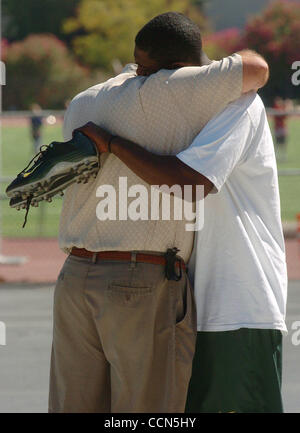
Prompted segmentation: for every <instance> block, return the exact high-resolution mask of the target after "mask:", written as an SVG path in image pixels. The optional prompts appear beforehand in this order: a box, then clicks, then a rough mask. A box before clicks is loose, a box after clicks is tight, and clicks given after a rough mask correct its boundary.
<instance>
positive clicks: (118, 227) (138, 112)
mask: <svg viewBox="0 0 300 433" xmlns="http://www.w3.org/2000/svg"><path fill="white" fill-rule="evenodd" d="M242 69H243V67H242V59H241V57H240V56H239V55H238V54H234V55H233V56H230V57H227V58H225V59H223V60H221V61H215V62H212V63H211V64H210V65H207V66H202V67H185V68H180V69H177V70H160V71H158V72H157V73H156V74H152V75H150V76H148V77H144V76H136V66H133V65H129V66H128V67H127V68H126V69H125V70H124V71H123V73H122V74H120V75H118V76H117V77H115V78H112V79H110V80H108V81H107V82H105V83H103V84H99V85H96V86H94V87H91V88H89V89H88V90H86V91H84V92H82V93H81V94H79V95H77V96H76V97H75V98H74V99H73V101H72V102H71V104H70V106H69V108H68V110H67V113H66V116H65V123H64V138H65V140H69V139H70V138H71V137H72V131H73V130H74V129H75V128H78V127H79V126H82V125H83V124H85V123H86V122H88V121H93V122H94V123H96V124H98V125H99V126H101V127H103V128H105V129H107V130H108V131H109V132H111V133H112V134H114V135H119V136H122V137H123V138H126V139H129V140H132V141H135V142H137V143H139V144H141V145H142V146H143V147H145V148H146V149H148V150H149V151H151V152H155V153H160V154H174V155H175V154H177V153H178V152H180V151H181V150H183V149H185V148H186V147H187V146H188V145H189V144H191V142H192V140H193V139H194V138H195V136H196V135H197V134H198V133H199V132H200V130H201V129H202V128H203V127H204V125H205V124H206V123H207V122H208V121H209V120H210V119H211V118H212V117H213V116H214V115H215V114H217V113H218V112H220V111H221V110H222V109H224V107H225V106H226V105H227V104H228V103H229V102H230V101H233V100H235V99H237V98H238V97H239V96H240V95H241V89H242ZM120 177H125V178H126V179H127V187H128V189H129V188H130V187H131V186H133V185H136V184H139V185H143V186H144V187H145V188H146V189H147V191H148V193H149V197H150V187H149V185H148V184H147V183H145V182H144V181H143V180H142V179H140V178H139V177H138V176H136V175H135V174H134V173H133V172H132V171H131V170H130V169H129V168H128V167H127V166H126V165H125V164H123V163H122V162H121V161H120V160H119V159H118V158H117V157H116V156H115V155H113V154H109V155H108V154H103V155H102V156H101V169H100V170H99V173H98V176H97V178H96V179H95V181H89V182H88V183H87V184H85V185H82V184H81V185H77V184H74V185H71V186H70V187H69V188H67V190H66V194H65V198H64V202H63V209H62V216H61V224H60V235H59V243H60V246H61V248H62V249H63V250H64V251H66V252H68V251H69V250H70V248H72V247H73V246H76V247H78V248H86V249H87V250H90V251H105V250H119V251H130V250H133V251H134V250H135V251H137V250H140V251H160V252H164V251H166V249H167V248H172V247H177V248H179V250H180V253H179V254H180V255H181V257H182V258H183V259H184V260H187V259H188V258H189V256H190V253H191V250H192V245H193V239H194V232H187V231H186V230H185V224H186V222H187V221H186V220H184V219H183V220H181V221H176V220H174V219H173V220H171V221H168V220H162V219H159V220H151V219H150V218H149V219H148V220H141V219H138V220H136V221H133V220H131V219H127V220H120V219H118V215H117V219H116V220H115V221H112V220H106V221H100V220H98V219H97V217H96V207H97V205H98V203H99V201H100V199H99V198H98V197H96V190H97V188H98V187H99V186H100V185H112V186H113V187H114V188H115V190H116V191H117V208H118V207H119V204H118V185H119V178H120ZM133 200H135V198H128V205H129V204H130V203H131V202H132V201H133ZM171 203H172V204H173V199H172V198H171ZM117 210H118V209H117ZM149 215H150V211H149Z"/></svg>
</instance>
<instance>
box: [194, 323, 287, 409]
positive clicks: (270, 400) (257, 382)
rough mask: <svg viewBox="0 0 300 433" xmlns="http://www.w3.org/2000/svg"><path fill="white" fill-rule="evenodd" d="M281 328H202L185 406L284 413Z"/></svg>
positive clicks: (198, 337)
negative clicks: (219, 329) (227, 329)
mask: <svg viewBox="0 0 300 433" xmlns="http://www.w3.org/2000/svg"><path fill="white" fill-rule="evenodd" d="M281 378H282V334H281V332H280V331H278V330H269V329H248V328H247V329H246V328H242V329H238V330H236V331H224V332H198V334H197V344H196V351H195V356H194V361H193V371H192V377H191V380H190V385H189V391H188V397H187V403H186V412H193V413H212V412H213V413H217V412H240V413H259V412H260V413H261V412H264V413H282V412H283V406H282V397H281Z"/></svg>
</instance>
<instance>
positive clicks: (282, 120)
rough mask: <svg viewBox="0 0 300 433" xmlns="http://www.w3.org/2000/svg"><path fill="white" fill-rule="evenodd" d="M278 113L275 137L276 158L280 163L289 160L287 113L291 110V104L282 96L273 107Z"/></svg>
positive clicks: (275, 120) (276, 115)
mask: <svg viewBox="0 0 300 433" xmlns="http://www.w3.org/2000/svg"><path fill="white" fill-rule="evenodd" d="M272 108H273V109H274V110H276V111H278V114H274V137H275V146H276V156H277V159H278V161H279V162H285V161H286V160H287V140H288V131H287V119H288V116H287V115H286V111H287V109H288V108H289V104H288V102H287V101H285V100H284V99H283V98H281V97H280V96H277V97H276V98H275V99H274V104H273V107H272Z"/></svg>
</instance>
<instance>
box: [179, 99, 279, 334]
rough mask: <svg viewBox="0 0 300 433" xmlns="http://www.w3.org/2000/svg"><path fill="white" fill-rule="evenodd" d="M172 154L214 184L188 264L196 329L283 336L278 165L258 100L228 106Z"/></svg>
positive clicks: (263, 111) (265, 119) (205, 202)
mask: <svg viewBox="0 0 300 433" xmlns="http://www.w3.org/2000/svg"><path fill="white" fill-rule="evenodd" d="M177 156H178V158H179V159H180V160H181V161H183V162H184V163H185V164H187V165H189V166H190V167H192V168H193V169H194V170H196V171H198V172H199V173H201V174H203V175H204V176H206V177H207V178H208V179H210V181H211V182H212V183H213V184H214V186H215V187H214V189H213V191H212V193H211V194H209V195H208V196H207V197H206V198H205V200H204V226H203V229H202V230H201V231H199V232H198V233H197V234H196V238H195V243H194V249H193V253H192V256H191V259H190V262H189V274H190V276H191V278H192V281H193V278H194V288H195V297H196V305H197V324H198V330H199V331H229V330H235V329H239V328H260V329H279V330H281V331H282V332H287V328H286V324H285V313H286V298H287V271H286V258H285V245H284V238H283V232H282V225H281V218H280V198H279V188H278V177H277V166H276V159H275V154H274V146H273V141H272V136H271V133H270V129H269V125H268V121H267V116H266V112H265V109H264V105H263V103H262V101H261V99H260V97H259V96H258V95H256V94H252V93H251V94H248V95H245V96H242V97H241V98H240V99H239V100H237V101H235V102H233V103H231V104H230V105H229V106H228V107H227V108H226V109H225V110H224V111H223V112H222V113H221V114H219V115H218V116H217V117H215V118H214V119H212V120H211V121H210V122H209V123H208V124H207V125H206V126H205V128H204V129H203V130H202V132H201V133H200V134H199V135H198V136H197V137H196V139H195V140H194V142H193V143H192V145H191V146H190V147H189V148H188V149H186V150H185V151H183V152H181V153H180V154H179V155H177Z"/></svg>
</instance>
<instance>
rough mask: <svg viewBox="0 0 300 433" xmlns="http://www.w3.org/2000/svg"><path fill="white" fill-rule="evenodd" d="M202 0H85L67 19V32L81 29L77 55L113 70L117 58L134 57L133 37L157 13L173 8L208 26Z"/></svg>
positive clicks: (90, 62) (123, 59) (126, 61)
mask: <svg viewBox="0 0 300 433" xmlns="http://www.w3.org/2000/svg"><path fill="white" fill-rule="evenodd" d="M200 3H202V2H201V0H200ZM200 3H199V0H196V1H193V0H151V2H145V1H144V0H82V1H81V3H80V5H79V7H78V9H77V15H76V17H74V18H69V19H67V20H66V22H65V25H64V29H65V31H66V33H69V34H72V33H73V32H78V31H79V32H81V33H84V34H81V35H80V36H77V37H75V38H74V40H73V47H74V51H75V53H76V55H77V56H78V57H79V58H80V59H81V60H82V61H83V62H85V63H86V64H87V65H89V66H91V67H93V68H96V67H101V68H104V69H106V70H111V69H112V65H113V63H114V61H115V60H116V59H118V60H119V61H120V62H121V63H123V64H125V63H128V62H130V61H132V60H133V49H134V38H135V35H136V33H137V32H138V30H139V29H140V28H141V27H142V26H143V25H144V24H145V23H146V22H147V21H149V20H150V19H151V18H153V17H154V16H155V15H158V14H160V13H163V12H167V11H170V10H174V11H178V12H182V13H185V14H186V15H188V16H191V17H192V19H193V20H194V21H196V22H197V24H198V25H199V26H200V28H202V29H203V28H205V21H204V19H203V16H202V14H201V13H200V10H199V5H200Z"/></svg>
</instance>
